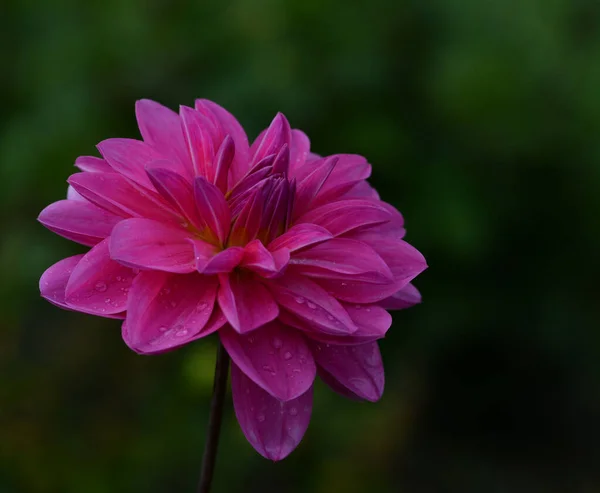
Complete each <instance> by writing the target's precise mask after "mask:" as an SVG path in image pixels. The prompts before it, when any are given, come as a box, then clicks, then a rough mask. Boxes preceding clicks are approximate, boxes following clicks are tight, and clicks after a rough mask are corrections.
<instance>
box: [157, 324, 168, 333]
mask: <svg viewBox="0 0 600 493" xmlns="http://www.w3.org/2000/svg"><path fill="white" fill-rule="evenodd" d="M158 330H159V331H160V332H166V331H167V330H169V327H165V326H164V325H163V326H162V327H159V328H158Z"/></svg>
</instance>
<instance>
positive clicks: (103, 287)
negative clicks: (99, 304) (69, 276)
mask: <svg viewBox="0 0 600 493" xmlns="http://www.w3.org/2000/svg"><path fill="white" fill-rule="evenodd" d="M94 288H95V289H96V291H99V292H100V293H103V292H104V291H106V283H105V282H103V281H98V282H97V283H96V285H95V286H94Z"/></svg>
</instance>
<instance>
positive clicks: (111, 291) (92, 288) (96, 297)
mask: <svg viewBox="0 0 600 493" xmlns="http://www.w3.org/2000/svg"><path fill="white" fill-rule="evenodd" d="M108 242H109V238H106V239H105V240H103V241H101V242H100V243H98V244H97V245H96V246H95V247H94V248H92V249H91V250H90V251H89V252H88V253H86V254H85V255H84V257H83V258H82V259H81V262H79V263H78V264H77V266H76V267H75V268H74V269H73V273H72V274H71V277H70V278H69V282H68V284H67V287H66V293H65V294H66V302H67V303H68V304H69V306H72V307H73V308H75V309H77V310H85V311H86V312H87V313H93V314H95V315H105V314H114V313H119V312H123V311H125V310H126V309H127V293H128V291H129V287H130V286H131V283H132V281H133V278H134V276H135V274H134V273H133V272H132V270H131V269H129V268H128V267H125V266H123V265H121V264H119V263H117V262H115V261H114V260H111V258H110V256H109V253H108Z"/></svg>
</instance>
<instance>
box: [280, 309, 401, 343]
mask: <svg viewBox="0 0 600 493" xmlns="http://www.w3.org/2000/svg"><path fill="white" fill-rule="evenodd" d="M342 306H343V307H344V308H345V310H346V311H347V312H348V315H350V318H351V319H352V321H353V322H354V323H355V324H356V326H357V327H358V330H357V331H356V332H353V333H352V334H351V335H349V336H334V335H330V334H324V333H322V332H314V331H313V332H311V333H310V335H309V336H310V337H311V338H312V339H316V340H318V341H321V342H325V343H330V344H338V345H346V344H350V345H355V344H364V343H366V342H373V341H376V340H378V339H382V338H383V337H385V334H386V332H387V331H388V329H389V328H390V327H391V325H392V316H391V315H390V314H389V313H388V312H386V311H385V310H384V309H383V308H381V307H380V306H377V305H354V304H347V303H342ZM279 318H280V320H282V321H284V320H283V318H282V317H281V315H280V317H279ZM295 326H296V324H294V327H295ZM298 328H300V330H306V328H304V329H303V328H302V327H298ZM309 330H310V329H309Z"/></svg>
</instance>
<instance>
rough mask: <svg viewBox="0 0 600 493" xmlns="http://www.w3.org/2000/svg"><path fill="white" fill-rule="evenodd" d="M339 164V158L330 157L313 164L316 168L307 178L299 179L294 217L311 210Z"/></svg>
mask: <svg viewBox="0 0 600 493" xmlns="http://www.w3.org/2000/svg"><path fill="white" fill-rule="evenodd" d="M337 163H338V158H337V157H328V158H324V159H322V160H319V161H318V162H316V163H314V165H313V164H311V167H313V166H314V168H313V169H312V171H311V173H310V174H309V175H308V176H306V178H304V179H302V180H300V179H298V191H297V193H296V201H295V203H294V214H293V216H294V217H298V216H301V215H302V214H304V213H305V212H306V211H307V210H309V209H310V208H311V206H312V204H313V202H314V201H315V199H316V198H317V195H318V194H319V192H320V191H321V189H322V188H323V187H324V185H325V183H326V182H328V181H329V178H330V175H331V174H332V172H333V170H334V168H335V167H336V165H337Z"/></svg>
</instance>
